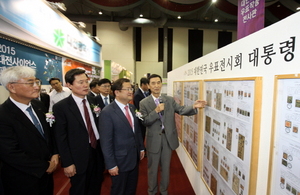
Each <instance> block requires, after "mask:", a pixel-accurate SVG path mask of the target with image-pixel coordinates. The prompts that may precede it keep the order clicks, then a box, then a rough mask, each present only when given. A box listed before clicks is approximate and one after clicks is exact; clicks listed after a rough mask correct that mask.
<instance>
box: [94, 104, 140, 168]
mask: <svg viewBox="0 0 300 195" xmlns="http://www.w3.org/2000/svg"><path fill="white" fill-rule="evenodd" d="M129 108H130V111H131V114H132V116H133V118H134V128H135V131H134V132H133V129H132V127H131V126H130V124H129V122H128V120H127V118H126V116H125V115H124V113H123V111H122V110H121V109H120V107H119V106H118V104H117V103H116V102H115V101H114V102H112V103H110V104H109V105H108V106H106V107H105V108H104V109H103V110H102V111H101V113H100V116H99V132H100V140H101V141H100V142H101V147H102V151H103V156H104V160H105V164H106V168H107V169H111V168H113V167H115V166H118V168H119V171H121V172H126V171H131V170H132V169H134V168H135V167H136V166H137V163H138V161H139V159H140V151H141V150H144V149H145V148H144V145H143V140H142V135H141V131H140V127H139V124H138V118H137V117H135V113H134V110H135V108H134V106H133V105H131V104H129Z"/></svg>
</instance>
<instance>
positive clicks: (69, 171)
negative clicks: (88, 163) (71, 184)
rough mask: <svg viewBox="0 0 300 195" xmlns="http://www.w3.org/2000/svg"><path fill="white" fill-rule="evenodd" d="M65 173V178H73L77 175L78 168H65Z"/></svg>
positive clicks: (72, 166) (73, 166)
mask: <svg viewBox="0 0 300 195" xmlns="http://www.w3.org/2000/svg"><path fill="white" fill-rule="evenodd" d="M64 173H65V176H67V177H73V176H74V175H75V174H76V167H75V165H74V164H73V165H70V166H68V167H66V168H64Z"/></svg>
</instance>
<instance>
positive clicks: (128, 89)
mask: <svg viewBox="0 0 300 195" xmlns="http://www.w3.org/2000/svg"><path fill="white" fill-rule="evenodd" d="M121 90H126V91H128V92H129V91H131V92H133V88H127V89H121Z"/></svg>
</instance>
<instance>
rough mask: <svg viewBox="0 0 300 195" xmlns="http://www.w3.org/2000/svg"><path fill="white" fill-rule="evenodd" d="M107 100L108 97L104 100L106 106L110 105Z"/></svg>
mask: <svg viewBox="0 0 300 195" xmlns="http://www.w3.org/2000/svg"><path fill="white" fill-rule="evenodd" d="M107 99H108V98H107V97H105V98H104V104H105V106H107V105H108V102H107Z"/></svg>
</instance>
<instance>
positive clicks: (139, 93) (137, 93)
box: [133, 88, 145, 110]
mask: <svg viewBox="0 0 300 195" xmlns="http://www.w3.org/2000/svg"><path fill="white" fill-rule="evenodd" d="M144 98H145V95H144V93H143V92H142V91H141V89H140V88H139V89H138V90H136V91H135V93H134V97H133V102H134V106H135V107H136V108H137V109H138V110H140V101H141V100H142V99H144Z"/></svg>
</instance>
